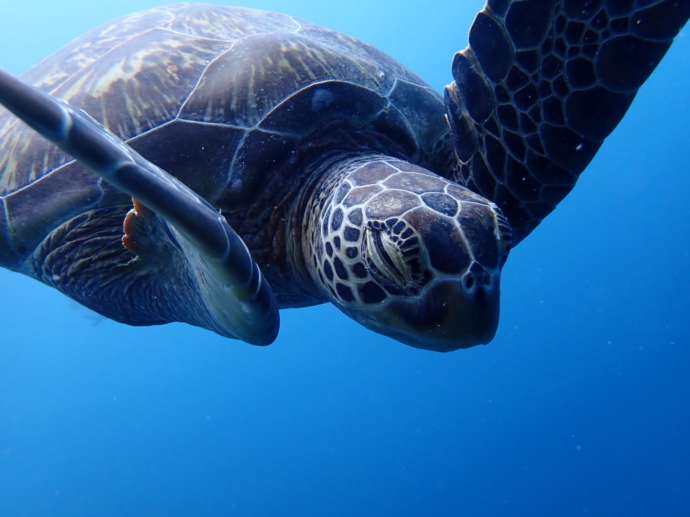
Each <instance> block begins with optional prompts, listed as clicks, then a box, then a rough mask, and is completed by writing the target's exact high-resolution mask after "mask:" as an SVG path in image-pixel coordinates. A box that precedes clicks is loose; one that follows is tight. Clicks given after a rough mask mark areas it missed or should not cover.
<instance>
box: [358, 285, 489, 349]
mask: <svg viewBox="0 0 690 517" xmlns="http://www.w3.org/2000/svg"><path fill="white" fill-rule="evenodd" d="M470 278H472V280H470ZM499 284H500V277H499V273H495V274H494V275H492V276H491V277H490V278H489V279H488V280H487V279H486V278H484V279H476V278H474V277H468V276H467V275H465V276H464V277H463V278H462V279H458V280H443V281H440V282H437V283H436V284H435V285H434V286H433V287H431V288H430V289H427V290H425V291H424V292H423V293H422V294H421V295H420V296H419V297H417V298H416V299H413V300H399V301H395V302H393V303H391V304H390V305H389V306H388V307H386V308H385V309H384V311H383V313H380V314H378V315H377V316H376V318H372V319H368V321H362V320H361V319H360V321H361V322H362V323H363V324H364V325H366V326H367V327H369V328H371V329H372V330H374V331H376V332H380V333H382V334H385V335H387V336H389V337H392V338H394V339H396V340H398V341H400V342H401V343H404V344H406V345H409V346H412V347H415V348H421V349H425V350H432V351H435V352H452V351H455V350H459V349H464V348H470V347H473V346H476V345H485V344H488V343H489V342H490V341H491V340H492V339H493V338H494V336H495V335H496V330H497V328H498V319H499V306H500V303H499V302H500V285H499Z"/></svg>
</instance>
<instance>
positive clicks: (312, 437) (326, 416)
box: [0, 0, 690, 517]
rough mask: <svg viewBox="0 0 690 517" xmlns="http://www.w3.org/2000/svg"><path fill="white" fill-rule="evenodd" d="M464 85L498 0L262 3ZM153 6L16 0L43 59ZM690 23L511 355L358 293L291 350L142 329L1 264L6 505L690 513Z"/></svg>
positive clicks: (530, 259)
mask: <svg viewBox="0 0 690 517" xmlns="http://www.w3.org/2000/svg"><path fill="white" fill-rule="evenodd" d="M245 4H246V5H247V6H251V7H260V8H265V9H271V10H278V11H283V12H287V13H289V14H293V15H295V16H298V17H301V18H303V19H306V20H309V21H312V22H316V23H319V24H322V25H326V26H328V27H331V28H335V29H338V30H340V31H343V32H346V33H349V34H351V35H354V36H356V37H358V38H360V39H362V40H364V41H366V42H368V43H371V44H374V45H376V46H377V47H379V48H381V49H382V50H384V51H386V52H387V53H389V54H391V55H392V56H394V57H396V58H397V59H399V60H400V61H401V62H402V63H404V64H405V65H407V66H409V67H410V68H411V69H412V70H414V71H416V72H417V73H418V74H419V75H421V76H422V77H423V78H425V79H426V80H427V81H428V82H429V83H431V84H432V85H433V86H434V87H436V88H438V89H439V90H440V89H441V88H442V86H443V85H444V84H446V83H447V82H449V81H450V79H451V76H450V62H451V58H452V56H453V53H454V52H455V51H456V50H458V49H460V48H463V47H465V45H466V43H467V30H468V28H469V26H470V24H471V21H472V19H473V17H474V14H475V13H476V12H477V11H478V10H479V9H480V8H481V7H482V1H481V0H463V1H458V0H455V1H452V2H451V1H448V0H435V1H433V2H421V1H404V2H400V1H392V0H379V1H377V2H364V1H359V0H351V1H344V0H321V1H317V0H247V1H246V2H245ZM153 5H156V2H153V1H151V2H149V1H148V0H119V1H117V2H95V1H84V0H62V1H59V2H56V1H53V0H50V1H48V0H22V1H17V0H0V66H1V67H3V68H6V69H8V70H10V71H12V72H15V73H20V72H22V71H24V70H25V69H27V68H28V67H29V66H31V65H33V64H35V63H36V62H38V61H39V60H41V59H42V58H43V57H45V56H46V55H48V54H50V53H51V52H53V51H55V50H57V49H58V48H60V47H61V46H62V45H64V44H65V43H66V42H68V41H69V40H70V39H71V38H73V37H75V36H77V35H79V34H80V33H82V32H84V31H86V30H88V29H90V28H92V27H95V26H97V25H99V24H102V23H104V22H106V21H108V20H110V19H111V18H114V17H116V16H119V15H123V14H126V13H128V12H130V11H134V10H141V9H144V8H147V7H150V6H153ZM689 56H690V29H687V28H686V29H685V32H684V33H683V34H681V36H680V37H679V39H678V40H677V42H676V44H675V46H674V47H673V48H672V50H671V52H670V53H669V54H668V56H667V57H666V59H665V60H664V61H663V62H662V64H661V66H660V67H659V69H658V70H657V72H656V73H655V74H654V76H653V77H652V78H651V80H650V81H649V82H648V83H647V85H646V86H645V87H644V88H643V89H642V91H641V92H640V94H639V96H638V98H637V100H636V102H635V103H634V105H633V107H632V109H631V110H630V112H629V113H628V115H627V117H626V118H625V119H624V121H623V123H622V124H621V125H620V127H619V128H618V129H617V131H616V132H615V133H614V134H613V136H612V137H611V138H610V139H609V140H608V141H607V142H606V144H605V145H604V147H603V149H602V150H601V152H600V153H599V154H598V155H597V158H596V159H595V160H594V162H593V163H592V165H591V166H590V168H589V170H588V171H587V172H586V173H585V174H584V175H583V177H582V179H581V181H580V183H579V185H578V187H577V188H576V189H575V191H574V192H573V193H572V194H571V195H570V196H569V197H568V198H567V199H566V201H565V202H563V204H562V205H561V206H560V208H559V209H558V210H557V212H556V213H554V214H553V215H552V216H551V217H549V219H548V220H547V221H546V222H545V223H544V224H543V225H542V226H541V227H539V228H538V230H537V231H536V232H535V233H534V234H533V235H532V236H531V237H530V238H529V239H528V240H526V241H525V242H524V243H523V244H521V245H520V246H519V247H518V248H517V249H516V250H514V251H513V253H512V255H511V257H510V260H509V261H508V264H507V266H506V268H505V272H504V277H503V301H502V321H501V326H500V331H499V334H498V336H497V338H496V340H495V341H494V342H493V343H492V344H491V345H490V346H488V347H480V348H475V349H472V350H469V351H463V352H457V353H453V354H446V355H443V354H435V353H430V352H423V351H419V350H414V349H411V348H407V347H404V346H402V345H399V344H397V343H395V342H393V341H391V340H389V339H387V338H384V337H381V336H378V335H375V334H373V333H371V332H369V331H367V330H365V329H364V328H363V327H361V326H360V325H358V324H357V323H355V322H354V321H352V320H350V319H348V318H347V317H345V316H344V315H342V314H341V313H339V312H338V311H337V310H336V309H335V308H333V307H330V306H322V307H317V308H313V309H306V310H295V311H287V312H283V314H282V332H281V334H280V337H279V339H278V341H277V342H276V343H275V344H274V345H273V346H271V347H269V348H267V349H258V348H253V347H250V346H249V345H245V344H242V343H239V342H234V341H228V340H224V339H222V338H220V337H218V336H216V335H214V334H211V333H209V332H206V331H203V330H199V329H195V328H190V327H187V326H183V325H170V326H166V327H159V328H144V329H136V328H130V327H127V326H123V325H120V324H116V323H113V322H111V321H108V320H104V319H103V318H101V317H99V316H97V315H95V314H93V313H90V312H88V311H87V310H86V309H83V308H81V307H79V306H78V305H77V304H76V303H74V302H72V301H70V300H69V299H67V298H66V297H64V296H62V295H60V294H59V293H57V292H55V291H53V290H51V289H48V288H46V287H44V286H42V285H39V284H38V283H36V282H35V281H33V280H30V279H28V278H24V277H21V276H19V275H17V274H14V273H10V272H7V271H4V270H2V271H0V290H1V292H2V301H1V302H0V304H1V307H2V311H1V312H0V516H2V517H177V516H181V517H221V516H222V517H226V516H233V517H235V516H236V517H253V516H257V517H258V516H266V517H283V516H285V517H287V516H290V517H292V516H294V517H307V516H348V517H350V516H353V517H354V516H356V517H370V516H371V517H373V516H395V517H403V516H405V517H406V516H433V517H445V516H453V517H458V516H470V517H474V516H477V517H480V516H492V517H493V516H559V517H568V516H575V515H592V516H604V517H611V516H625V517H632V516H655V517H656V516H659V517H675V516H690V327H689V326H688V321H690V314H689V312H690V278H689V275H690V242H689V240H690V210H689V208H688V206H689V205H690V197H689V196H690V129H689V126H690V100H689V98H690V97H689V92H690V57H689Z"/></svg>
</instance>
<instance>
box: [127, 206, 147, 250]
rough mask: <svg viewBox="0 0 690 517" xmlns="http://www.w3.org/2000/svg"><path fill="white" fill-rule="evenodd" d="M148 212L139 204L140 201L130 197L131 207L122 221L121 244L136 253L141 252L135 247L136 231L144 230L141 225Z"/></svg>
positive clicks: (143, 223)
mask: <svg viewBox="0 0 690 517" xmlns="http://www.w3.org/2000/svg"><path fill="white" fill-rule="evenodd" d="M148 213H149V210H148V209H147V208H146V207H145V206H144V205H142V204H141V201H139V200H138V199H135V198H132V209H131V210H130V211H129V212H127V215H126V216H125V220H124V222H123V223H122V245H123V246H124V247H125V248H127V249H128V250H129V251H131V252H132V253H134V254H136V255H139V253H140V252H141V250H140V249H137V243H136V232H137V231H145V230H144V228H142V225H145V224H146V223H145V222H144V218H145V217H146V215H147V214H148Z"/></svg>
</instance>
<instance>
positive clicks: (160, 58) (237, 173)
mask: <svg viewBox="0 0 690 517" xmlns="http://www.w3.org/2000/svg"><path fill="white" fill-rule="evenodd" d="M24 79H25V80H27V81H29V82H31V83H33V84H35V85H38V86H39V87H40V88H42V89H44V90H45V91H48V92H50V93H52V94H53V95H55V96H57V97H60V98H62V99H65V100H66V101H68V102H69V103H70V104H72V105H73V106H75V107H79V108H82V109H84V110H86V111H87V112H88V113H89V114H90V115H92V116H93V117H94V118H95V119H97V120H98V121H100V122H101V123H102V124H103V125H104V126H106V127H107V128H108V129H110V130H111V131H113V132H114V133H115V134H117V135H118V136H120V137H121V138H122V139H124V140H126V141H127V142H128V143H129V144H130V145H132V147H134V148H135V149H137V150H138V151H139V152H141V153H142V154H143V155H144V156H145V157H146V158H148V159H150V160H151V161H153V162H155V163H157V164H158V165H159V166H161V167H163V168H165V169H167V170H168V171H170V172H171V173H172V174H174V175H176V176H178V177H179V178H180V179H182V180H183V181H185V182H186V183H187V184H189V185H190V186H191V187H192V188H193V189H195V190H196V191H197V192H199V193H200V194H202V195H203V196H205V197H206V198H207V199H209V200H210V201H212V202H218V201H219V200H220V199H221V198H225V199H228V198H234V199H238V198H241V199H242V200H243V202H244V203H251V202H252V200H253V199H256V196H255V192H256V190H257V187H259V186H261V185H263V184H264V183H265V182H266V181H267V180H268V178H266V175H267V174H274V173H275V171H277V170H278V169H280V170H281V174H284V175H285V174H287V175H290V174H292V172H293V171H291V170H290V168H289V167H285V166H284V164H285V163H289V160H290V159H292V158H294V155H295V153H298V152H299V150H300V149H302V148H303V147H304V143H305V142H306V141H314V140H318V139H319V138H321V135H322V134H323V133H324V132H323V131H322V129H323V128H325V127H328V125H329V124H332V123H333V122H334V121H338V122H342V121H347V123H348V124H349V127H350V128H352V131H354V132H357V131H359V130H360V129H361V130H362V131H365V132H367V131H368V132H373V133H377V134H381V135H383V137H385V138H387V139H388V140H389V141H390V142H392V145H394V146H395V152H393V151H392V154H397V155H403V156H404V157H405V158H407V159H410V160H412V161H415V162H417V163H422V164H424V163H426V164H427V165H433V163H434V161H443V159H445V158H444V156H446V157H449V156H450V154H451V152H450V150H449V148H448V147H447V142H448V138H447V136H448V127H447V124H446V122H445V119H444V106H443V102H442V99H441V98H440V97H439V96H438V95H437V94H436V93H435V92H433V91H431V90H430V89H429V87H428V86H427V85H425V84H424V83H423V82H422V81H421V80H420V79H419V78H418V77H416V76H414V75H413V74H411V73H409V72H408V71H406V70H405V69H404V68H403V67H402V66H400V65H398V64H397V63H395V62H394V61H393V60H391V59H390V58H388V57H387V56H385V55H384V54H382V53H381V52H379V51H377V50H375V49H373V48H372V47H369V46H367V45H364V44H362V43H360V42H358V41H356V40H354V39H352V38H349V37H346V36H343V35H341V34H338V33H335V32H332V31H329V30H324V29H320V28H317V27H314V26H312V25H308V24H304V23H301V22H299V21H297V20H295V19H293V18H291V17H289V16H286V15H281V14H274V13H267V12H262V11H255V10H249V9H240V8H223V7H212V6H204V5H179V6H173V7H169V8H159V9H153V10H150V11H147V12H143V13H139V14H134V15H131V16H128V17H126V18H124V19H121V20H119V21H116V22H114V23H111V24H110V25H107V26H105V27H103V28H100V29H97V30H95V31H92V32H90V33H88V34H86V35H84V36H82V37H80V38H78V39H76V40H75V41H74V42H72V43H71V44H69V45H68V46H67V47H66V48H65V49H63V50H61V51H60V52H58V53H56V54H54V55H53V56H52V57H50V58H48V59H47V60H45V61H44V62H42V63H41V64H39V65H38V66H36V67H35V68H33V69H31V70H30V71H29V72H27V73H26V74H25V75H24ZM367 134H368V133H367ZM385 138H384V139H385ZM439 157H440V158H439ZM278 164H283V166H282V167H278ZM294 172H297V171H294ZM107 190H108V189H107V187H106V186H103V185H101V184H100V182H99V181H98V180H97V179H96V178H95V176H93V175H91V174H90V173H89V172H88V171H86V170H84V169H83V168H82V167H81V166H80V165H79V164H77V163H75V162H73V161H72V160H71V159H70V157H68V156H67V155H65V154H64V153H62V152H61V151H60V150H59V149H57V148H56V147H54V146H53V145H51V144H49V143H48V142H46V141H45V140H44V139H42V138H41V137H39V136H37V135H36V134H35V133H34V132H33V131H32V130H30V129H29V128H28V127H26V126H25V125H23V124H22V123H21V122H19V121H17V120H16V119H15V118H14V117H12V116H10V115H9V114H8V113H7V112H5V111H2V112H0V209H4V212H5V217H4V219H5V221H6V225H7V228H4V231H6V232H8V233H11V234H12V235H14V236H15V238H16V242H18V243H19V244H18V245H19V246H20V247H23V248H26V249H28V250H30V249H32V247H33V246H35V245H36V244H37V242H39V241H40V240H41V239H42V238H44V237H45V234H46V232H47V231H49V229H50V227H53V228H54V227H55V226H57V225H58V224H61V223H62V222H64V221H66V220H68V219H69V218H70V217H73V216H74V215H75V214H77V213H80V212H83V211H84V210H85V209H88V208H89V207H91V206H94V205H98V204H99V203H100V204H102V203H103V200H104V199H105V198H104V193H106V191H107ZM262 199H263V201H261V202H265V195H264V196H262ZM255 208H256V207H255ZM0 230H3V228H0ZM19 251H21V250H19Z"/></svg>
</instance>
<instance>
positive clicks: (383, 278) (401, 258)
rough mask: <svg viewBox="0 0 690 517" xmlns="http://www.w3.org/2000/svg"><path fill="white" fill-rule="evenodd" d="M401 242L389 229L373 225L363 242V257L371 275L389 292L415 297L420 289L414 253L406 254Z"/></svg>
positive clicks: (366, 231) (366, 232) (367, 231)
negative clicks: (414, 266) (414, 263)
mask: <svg viewBox="0 0 690 517" xmlns="http://www.w3.org/2000/svg"><path fill="white" fill-rule="evenodd" d="M398 241H399V238H398V237H397V236H394V235H391V234H390V233H389V232H388V231H387V230H386V229H385V227H382V226H378V225H372V226H369V227H368V228H367V229H366V230H365V234H364V239H362V248H363V249H362V256H363V257H364V259H365V264H366V266H367V269H368V270H369V272H370V274H371V275H372V276H373V277H374V279H375V280H376V281H378V282H379V283H380V284H382V285H383V286H384V287H385V288H386V289H387V290H388V291H390V292H392V293H395V294H414V293H416V292H417V291H418V287H419V286H418V283H417V281H416V280H417V279H416V278H415V277H416V276H417V275H415V272H414V271H413V269H414V268H413V267H412V264H411V262H414V261H415V257H413V255H414V253H410V252H409V251H408V252H404V251H403V250H402V249H401V248H400V245H399V244H400V243H399V242H398ZM410 251H411V250H410Z"/></svg>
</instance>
